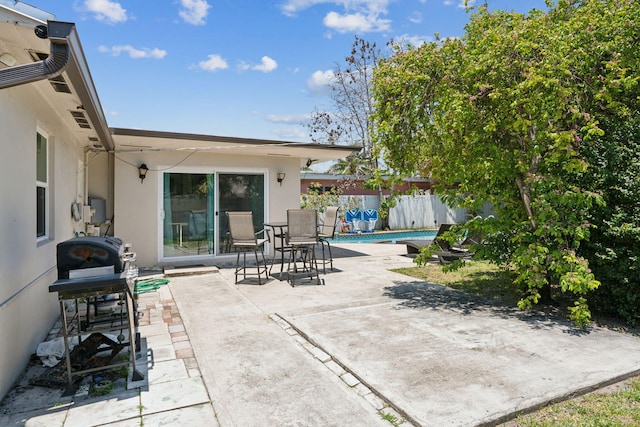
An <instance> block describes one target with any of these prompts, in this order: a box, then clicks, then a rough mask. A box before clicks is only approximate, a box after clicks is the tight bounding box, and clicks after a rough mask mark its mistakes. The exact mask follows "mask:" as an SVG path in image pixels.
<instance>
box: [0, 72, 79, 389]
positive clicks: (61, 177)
mask: <svg viewBox="0 0 640 427" xmlns="http://www.w3.org/2000/svg"><path fill="white" fill-rule="evenodd" d="M38 84H45V85H48V82H46V81H45V82H42V83H35V84H29V85H22V86H17V87H14V88H9V89H4V90H1V91H0V129H2V132H0V150H1V151H0V152H1V155H0V182H2V185H1V186H0V236H2V239H1V240H0V242H1V243H0V325H1V327H0V343H1V344H0V398H1V397H2V396H4V395H5V394H6V393H7V391H8V390H9V388H10V387H11V385H12V384H13V382H14V381H15V380H16V379H17V378H18V376H19V375H20V374H21V373H22V369H23V368H24V367H25V366H26V365H27V363H28V361H29V356H30V355H31V354H32V353H34V352H35V350H36V346H37V344H38V343H40V342H41V341H42V340H43V339H44V338H45V337H46V335H47V333H48V332H49V330H50V329H51V327H52V325H53V324H54V322H55V321H56V319H57V317H58V315H59V305H58V302H57V295H56V294H52V293H50V292H49V285H50V284H51V283H52V282H53V281H55V280H56V279H57V270H56V245H57V243H58V242H60V241H63V240H66V239H69V238H71V237H73V236H74V231H77V230H80V229H81V226H82V225H81V224H80V223H76V222H75V221H73V220H72V218H71V203H72V202H73V201H76V200H78V201H82V197H83V194H82V188H81V187H80V188H78V183H79V182H80V183H81V182H82V179H81V178H82V176H80V179H79V175H78V174H80V175H82V169H81V170H80V171H78V162H79V161H82V159H83V149H82V147H81V145H80V142H79V141H76V140H75V139H74V138H75V137H74V135H73V132H72V130H70V129H64V128H61V127H60V124H59V121H58V120H57V119H56V117H55V115H54V114H53V111H52V107H51V106H49V105H48V104H47V103H46V102H45V101H44V100H43V99H42V98H41V97H40V96H39V95H38V91H37V90H36V85H38ZM38 130H39V131H42V132H43V133H45V134H47V135H48V138H49V139H48V147H49V189H48V192H49V201H50V205H49V208H50V214H49V226H50V228H49V238H50V239H49V240H47V241H44V242H38V241H37V239H36V185H35V184H36V131H38Z"/></svg>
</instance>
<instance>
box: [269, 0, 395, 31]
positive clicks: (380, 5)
mask: <svg viewBox="0 0 640 427" xmlns="http://www.w3.org/2000/svg"><path fill="white" fill-rule="evenodd" d="M390 1H391V0H286V1H285V2H284V3H283V4H281V5H280V10H281V11H282V13H283V14H285V15H287V16H295V15H296V14H297V13H298V12H300V11H302V10H304V9H308V8H310V7H313V6H316V5H318V4H322V3H328V4H333V5H335V6H338V7H342V9H343V12H335V11H332V12H329V13H328V14H327V15H326V16H325V17H324V19H323V23H324V25H326V26H327V27H328V28H330V29H332V30H334V31H337V32H339V33H346V32H350V31H361V32H374V31H375V32H382V31H388V30H390V28H391V21H390V20H388V19H382V18H381V17H382V16H384V15H386V14H387V13H388V10H387V6H388V5H389V2H390Z"/></svg>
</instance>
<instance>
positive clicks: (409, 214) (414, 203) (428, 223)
mask: <svg viewBox="0 0 640 427" xmlns="http://www.w3.org/2000/svg"><path fill="white" fill-rule="evenodd" d="M340 205H341V206H350V207H354V208H359V209H363V210H364V209H378V207H379V203H378V196H340ZM466 219H467V211H466V209H451V208H450V207H449V206H447V205H445V204H444V203H443V202H442V200H440V198H439V197H438V196H435V195H431V194H424V195H416V196H400V197H399V198H398V200H397V204H396V206H395V207H393V208H391V209H390V211H389V219H388V224H389V228H390V229H392V230H397V229H403V228H405V229H406V228H433V227H438V226H440V224H453V223H461V222H465V221H466ZM381 225H382V221H378V224H377V227H378V228H380V227H381Z"/></svg>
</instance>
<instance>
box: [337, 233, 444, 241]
mask: <svg viewBox="0 0 640 427" xmlns="http://www.w3.org/2000/svg"><path fill="white" fill-rule="evenodd" d="M437 232H438V231H437V230H405V231H374V232H373V233H361V234H336V236H335V237H334V238H333V239H331V242H332V243H396V241H398V240H429V239H433V238H434V237H435V236H436V233H437Z"/></svg>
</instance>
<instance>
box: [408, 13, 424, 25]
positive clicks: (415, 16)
mask: <svg viewBox="0 0 640 427" xmlns="http://www.w3.org/2000/svg"><path fill="white" fill-rule="evenodd" d="M409 22H411V23H412V24H420V23H422V13H420V12H413V13H412V14H411V16H409Z"/></svg>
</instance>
